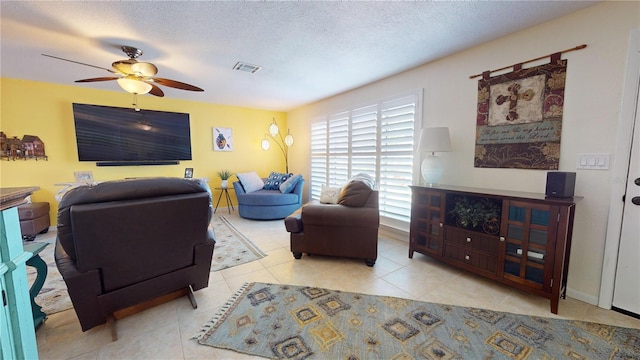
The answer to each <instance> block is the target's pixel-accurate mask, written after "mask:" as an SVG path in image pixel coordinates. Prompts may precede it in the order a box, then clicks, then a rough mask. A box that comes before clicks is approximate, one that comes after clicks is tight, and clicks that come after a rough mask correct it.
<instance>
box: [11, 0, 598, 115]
mask: <svg viewBox="0 0 640 360" xmlns="http://www.w3.org/2000/svg"><path fill="white" fill-rule="evenodd" d="M595 3H596V2H593V1H592V2H586V1H512V2H505V1H482V2H466V1H465V2H459V1H436V2H385V1H380V2H315V1H308V2H239V1H229V2H211V1H199V2H191V1H189V2H183V1H172V2H164V1H163V2H158V1H118V2H103V1H82V2H75V1H74V2H67V1H65V2H62V1H53V2H44V1H29V2H14V1H11V2H8V1H0V14H1V36H2V38H1V42H0V46H1V48H0V50H1V52H0V60H1V61H0V70H1V75H2V77H9V78H20V79H30V80H39V81H45V82H51V83H58V84H68V85H77V86H81V87H87V88H99V89H108V90H114V91H122V90H120V89H119V87H118V85H117V84H116V83H115V82H114V81H108V82H100V83H82V84H76V83H74V80H78V79H84V78H94V77H102V76H110V75H111V74H110V73H108V72H107V71H104V70H100V69H96V68H92V67H88V66H83V65H79V64H74V63H70V62H65V61H60V60H56V59H51V58H48V57H44V56H42V55H41V54H50V55H54V56H58V57H62V58H66V59H71V60H75V61H79V62H83V63H88V64H92V65H96V66H99V67H103V68H109V67H110V66H111V63H112V62H113V61H115V60H122V59H126V58H127V56H126V55H125V54H124V53H123V52H122V51H121V50H120V46H122V45H129V46H135V47H138V48H140V49H142V50H143V51H144V54H143V55H142V56H141V57H140V58H139V60H141V61H147V62H152V63H154V64H155V65H156V66H157V67H158V68H159V72H158V75H157V76H158V77H163V78H169V79H172V80H178V81H182V82H186V83H189V84H193V85H196V86H199V87H201V88H203V89H205V92H203V93H200V92H190V91H183V90H176V89H172V88H168V87H162V89H163V90H164V92H165V96H166V97H170V98H180V99H188V100H195V101H203V102H210V103H217V104H226V105H235V106H244V107H251V108H260V109H269V110H279V111H287V110H290V109H293V108H295V107H298V106H301V105H304V104H307V103H310V102H313V101H316V100H320V99H323V98H326V97H329V96H332V95H336V94H339V93H341V92H344V91H347V90H351V89H354V88H357V87H359V86H362V85H365V84H368V83H371V82H373V81H376V80H379V79H382V78H385V77H388V76H390V75H393V74H396V73H399V72H401V71H404V70H407V69H410V68H413V67H416V66H418V65H421V64H424V63H427V62H429V61H433V60H435V59H438V58H441V57H444V56H447V55H449V54H452V53H455V52H458V51H460V50H463V49H465V48H469V47H471V46H474V45H476V44H479V43H483V42H486V41H490V40H493V39H496V38H499V37H501V36H504V35H507V34H509V33H512V32H515V31H518V30H521V29H525V28H528V27H531V26H534V25H536V24H540V23H543V22H546V21H549V20H551V19H554V18H556V17H560V16H563V15H566V14H568V13H571V12H574V11H577V10H580V9H583V8H585V7H588V6H591V5H593V4H595ZM568 45H574V44H568ZM238 61H243V62H247V63H250V64H255V65H259V66H262V67H263V69H262V70H261V71H259V72H257V73H255V74H250V73H247V72H241V71H236V70H233V69H232V68H233V66H234V65H235V64H236V63H237V62H238ZM146 96H151V95H146Z"/></svg>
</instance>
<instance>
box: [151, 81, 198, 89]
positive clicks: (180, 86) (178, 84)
mask: <svg viewBox="0 0 640 360" xmlns="http://www.w3.org/2000/svg"><path fill="white" fill-rule="evenodd" d="M151 80H153V82H155V83H157V84H160V85H163V86H168V87H172V88H176V89H180V90H189V91H204V90H203V89H201V88H199V87H197V86H193V85H189V84H186V83H183V82H180V81H175V80H169V79H163V78H152V79H151Z"/></svg>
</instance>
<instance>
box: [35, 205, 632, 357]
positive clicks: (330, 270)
mask: <svg viewBox="0 0 640 360" xmlns="http://www.w3.org/2000/svg"><path fill="white" fill-rule="evenodd" d="M225 210H226V209H219V210H218V213H217V215H216V216H220V215H223V216H226V217H228V218H229V219H230V220H231V222H232V223H233V224H234V225H235V226H236V227H237V228H238V229H239V230H240V231H241V232H242V233H243V234H245V235H246V236H247V237H249V239H251V240H252V241H253V242H254V243H255V244H256V245H257V246H258V247H260V249H262V250H263V251H264V252H266V253H267V254H268V256H266V257H264V258H263V259H261V260H259V261H254V262H251V263H247V264H244V265H240V266H236V267H233V268H230V269H225V270H222V271H219V272H214V273H211V278H210V280H209V287H208V288H206V289H202V290H200V291H197V292H195V296H196V299H197V301H198V309H196V310H194V309H193V308H192V307H191V305H190V304H189V301H188V300H187V299H186V298H185V297H183V298H179V299H176V300H174V301H171V302H169V303H166V304H163V305H160V306H157V307H154V308H152V309H148V310H146V311H144V312H141V313H138V314H135V315H132V316H129V317H126V318H124V319H121V320H118V321H117V323H116V326H117V331H118V337H119V339H118V340H117V341H115V342H112V341H111V335H110V332H109V329H108V328H107V327H106V326H99V327H96V328H93V329H91V330H89V331H87V332H84V333H83V332H82V331H81V330H80V325H79V323H78V320H77V318H76V315H75V312H74V311H73V310H72V309H71V310H67V311H64V312H61V313H57V314H53V315H50V316H49V318H48V319H47V321H46V322H45V323H44V324H43V325H42V326H41V327H40V328H39V329H38V331H37V332H36V337H37V341H38V352H39V355H40V358H41V359H251V358H255V357H251V356H248V355H243V354H238V353H235V352H232V351H225V350H221V349H216V348H212V347H209V346H204V345H199V344H197V343H196V342H195V341H194V340H191V338H192V336H193V335H195V334H196V333H197V331H198V330H199V329H200V327H201V326H202V325H203V324H204V323H205V322H207V320H209V319H210V318H212V317H213V315H214V314H215V313H216V312H217V310H218V309H219V307H220V306H222V305H223V304H224V303H225V302H226V300H227V299H228V298H229V297H231V295H232V294H233V293H234V292H235V291H236V290H237V289H238V288H240V286H241V285H242V284H244V283H245V282H252V281H256V282H269V283H282V284H291V285H307V286H308V285H313V286H318V287H325V288H331V289H338V290H343V291H353V292H363V293H369V294H378V295H390V296H397V297H403V298H409V299H416V300H423V301H430V302H439V303H447V304H454V305H462V306H476V307H482V308H488V309H494V310H501V311H507V312H514V313H522V314H531V315H539V316H547V317H556V315H553V314H551V312H550V311H549V300H547V299H544V298H540V297H537V296H532V295H528V294H525V293H522V292H520V291H517V290H513V289H510V288H508V287H506V286H503V285H500V284H496V283H494V282H491V281H488V280H485V279H483V278H480V277H477V276H474V275H472V274H469V273H466V272H462V271H460V270H457V269H454V268H452V267H449V266H447V265H443V264H440V263H438V262H436V261H434V260H432V259H430V258H428V257H426V256H423V255H421V254H417V253H416V255H414V258H413V259H409V258H408V256H407V254H408V243H407V242H402V241H398V240H389V239H385V238H384V237H381V238H380V242H379V248H378V260H377V262H376V265H375V266H374V267H373V268H370V267H367V266H366V265H365V264H364V262H363V261H360V260H352V259H337V258H327V257H320V256H317V257H315V256H314V257H308V256H306V255H305V256H303V258H302V259H300V260H295V259H294V258H293V256H292V255H291V252H290V251H289V237H288V233H287V232H286V230H285V228H284V223H283V221H282V220H278V221H251V220H245V219H242V218H240V217H239V216H238V215H237V212H234V213H232V214H231V215H227V212H226V211H225ZM54 235H55V232H53V233H52V234H47V235H46V236H54ZM41 236H44V235H41ZM557 317H560V318H568V319H577V320H585V321H594V322H600V323H607V324H612V325H619V326H626V327H635V328H640V320H637V319H634V318H632V317H629V316H625V315H622V314H619V313H616V312H613V311H608V310H604V309H601V308H598V307H596V306H593V305H589V304H586V303H583V302H580V301H578V300H574V299H570V298H567V299H566V300H561V301H560V311H559V314H558V315H557Z"/></svg>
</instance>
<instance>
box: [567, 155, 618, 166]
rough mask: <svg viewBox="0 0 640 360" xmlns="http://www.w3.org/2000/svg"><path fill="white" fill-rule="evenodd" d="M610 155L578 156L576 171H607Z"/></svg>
mask: <svg viewBox="0 0 640 360" xmlns="http://www.w3.org/2000/svg"><path fill="white" fill-rule="evenodd" d="M610 157H611V154H578V158H577V160H576V169H587V170H607V169H609V158H610Z"/></svg>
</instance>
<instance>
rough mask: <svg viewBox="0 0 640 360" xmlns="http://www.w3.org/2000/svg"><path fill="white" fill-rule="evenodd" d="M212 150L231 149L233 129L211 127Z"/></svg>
mask: <svg viewBox="0 0 640 360" xmlns="http://www.w3.org/2000/svg"><path fill="white" fill-rule="evenodd" d="M213 151H233V130H232V129H231V128H223V127H214V128H213Z"/></svg>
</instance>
